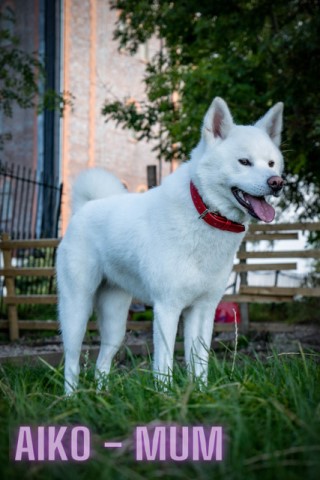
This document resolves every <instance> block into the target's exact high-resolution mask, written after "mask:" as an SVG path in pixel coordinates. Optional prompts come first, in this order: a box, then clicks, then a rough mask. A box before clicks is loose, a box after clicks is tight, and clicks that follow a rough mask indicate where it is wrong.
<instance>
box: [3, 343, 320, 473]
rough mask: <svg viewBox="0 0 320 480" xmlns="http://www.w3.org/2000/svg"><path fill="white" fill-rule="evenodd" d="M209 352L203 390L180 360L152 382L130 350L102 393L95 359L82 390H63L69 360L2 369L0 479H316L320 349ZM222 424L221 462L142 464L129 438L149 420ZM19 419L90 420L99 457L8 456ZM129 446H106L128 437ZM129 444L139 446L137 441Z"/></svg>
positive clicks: (143, 362)
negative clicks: (168, 379)
mask: <svg viewBox="0 0 320 480" xmlns="http://www.w3.org/2000/svg"><path fill="white" fill-rule="evenodd" d="M231 360H232V359H229V358H227V357H224V358H222V359H218V358H217V357H216V356H214V355H212V356H211V359H210V369H209V370H210V371H209V385H208V387H206V388H204V389H203V390H202V391H201V390H200V389H199V388H197V385H195V384H193V383H189V382H188V380H187V378H186V375H185V372H184V369H183V368H181V367H179V365H177V366H176V368H175V378H174V383H173V386H172V387H171V388H170V389H169V391H168V392H161V391H158V390H156V389H155V388H154V383H153V379H152V375H151V365H150V360H149V359H147V360H143V359H139V358H135V357H130V359H129V361H128V363H127V365H125V366H124V365H118V366H115V367H114V369H113V372H112V374H111V376H110V387H109V391H108V392H105V393H102V394H96V391H95V385H94V382H93V366H92V365H86V368H85V371H83V370H82V377H81V385H80V389H79V392H78V394H77V395H75V396H74V397H72V398H69V399H66V398H65V397H64V396H63V377H62V368H61V367H60V368H58V369H53V368H51V367H49V366H46V365H43V366H41V367H37V368H36V367H34V368H31V367H28V366H27V365H25V366H22V367H17V366H13V365H6V366H4V367H1V370H0V391H1V402H0V422H1V424H0V427H1V450H0V455H1V458H0V477H1V478H3V479H16V478H17V479H20V478H24V479H43V480H51V479H57V480H58V479H59V480H61V479H63V480H69V479H70V480H77V479H92V480H100V479H101V480H109V479H110V480H122V479H123V480H124V479H128V480H129V479H130V480H144V479H148V480H149V479H159V478H160V479H165V480H167V479H184V480H188V479H192V480H195V479H215V480H220V479H225V480H240V479H241V480H242V479H243V480H252V479H259V480H266V479H270V480H271V479H272V480H278V479H283V480H298V479H303V480H307V479H310V480H311V479H318V478H319V471H320V374H319V356H317V355H313V354H304V353H303V352H301V353H300V354H298V355H283V356H276V355H274V356H272V357H270V358H268V359H267V361H266V362H264V363H262V362H261V361H260V360H258V359H252V358H251V359H250V358H248V357H245V356H242V355H238V356H237V359H236V364H235V369H234V371H233V373H231V369H232V361H231ZM154 421H157V422H169V423H171V422H172V423H173V422H174V423H176V424H177V423H178V424H180V425H208V426H209V425H222V426H223V427H224V432H225V444H224V450H225V458H224V460H223V461H222V462H219V463H215V462H194V463H192V462H186V463H182V464H181V463H174V462H165V463H161V462H158V463H152V462H151V463H150V462H136V461H135V459H134V453H133V451H132V448H131V447H132V445H131V444H130V439H131V438H132V433H133V431H134V427H135V426H136V425H145V424H148V423H149V422H154ZM20 425H86V426H88V427H89V428H90V430H91V435H92V437H91V440H92V449H93V450H94V455H93V456H92V458H90V459H89V460H88V461H86V462H84V463H81V462H80V463H75V462H73V463H62V462H60V463H52V462H51V463H26V462H24V463H23V464H17V463H14V462H13V461H12V460H9V452H10V446H12V445H13V444H14V441H13V437H14V431H15V429H16V428H17V427H18V426H20ZM126 439H129V441H128V442H127V448H126V449H125V451H124V452H120V453H119V451H116V452H114V451H110V450H106V449H103V448H102V446H103V443H104V441H125V440H126ZM130 445H131V446H130Z"/></svg>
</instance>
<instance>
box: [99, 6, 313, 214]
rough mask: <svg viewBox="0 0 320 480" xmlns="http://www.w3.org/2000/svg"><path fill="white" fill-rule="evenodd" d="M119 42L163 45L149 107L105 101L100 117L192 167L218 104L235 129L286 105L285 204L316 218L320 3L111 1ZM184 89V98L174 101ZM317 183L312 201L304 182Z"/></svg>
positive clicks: (154, 62)
mask: <svg viewBox="0 0 320 480" xmlns="http://www.w3.org/2000/svg"><path fill="white" fill-rule="evenodd" d="M112 6H113V8H117V9H119V11H120V15H119V20H118V23H117V28H116V30H115V34H114V36H115V38H116V39H117V40H118V41H119V47H120V48H121V49H126V50H128V51H129V52H130V53H132V54H133V53H135V52H136V51H137V49H138V47H139V45H140V44H142V43H144V42H146V41H148V40H149V39H150V38H152V37H157V38H158V39H161V41H162V44H163V48H162V49H160V52H159V54H158V55H156V56H155V57H154V58H152V59H151V60H150V62H149V63H148V65H147V72H146V77H145V84H146V90H147V96H148V102H147V103H146V104H143V105H134V104H131V103H128V102H126V101H125V100H124V101H122V102H120V101H117V102H113V101H109V100H107V101H106V104H105V107H104V109H103V114H104V115H105V116H106V119H107V120H109V119H115V120H116V121H117V122H118V123H120V124H121V125H122V126H123V127H124V128H133V129H134V130H136V131H137V132H138V133H139V138H146V139H149V140H155V150H156V151H157V154H158V157H162V158H165V159H166V160H169V161H170V160H172V159H173V158H179V159H180V160H185V159H186V158H187V156H188V155H189V153H190V151H191V149H192V148H193V147H194V146H195V145H196V143H197V142H198V138H199V127H200V124H201V120H202V118H203V115H204V113H205V110H206V109H207V108H208V105H209V104H210V102H211V100H212V98H213V97H214V96H216V95H219V96H222V97H224V98H225V99H226V100H227V101H228V103H229V105H230V107H231V110H232V112H233V114H234V117H235V120H236V121H237V122H238V123H247V122H248V123H251V122H253V121H255V120H256V119H257V118H259V117H260V116H261V115H262V114H263V113H264V112H265V110H266V109H267V108H269V107H270V106H271V105H272V104H273V103H275V102H277V101H280V100H281V101H284V103H285V132H284V133H285V134H284V142H283V151H284V153H285V157H286V164H287V170H288V173H289V174H290V178H291V179H292V181H291V184H290V188H288V189H287V193H286V197H287V199H288V202H292V201H294V202H295V203H296V204H299V205H304V207H305V208H304V212H303V214H302V216H303V215H304V216H308V217H309V218H310V217H312V216H313V215H314V214H317V213H318V211H319V204H318V203H317V202H315V201H314V199H315V198H318V195H319V190H320V167H319V161H318V159H319V149H320V127H319V125H320V120H319V104H320V98H319V97H320V95H319V88H318V65H319V62H320V41H319V31H320V4H319V2H318V1H316V0H313V1H309V2H306V1H303V0H290V1H289V2H284V1H280V0H279V1H277V2H271V3H270V2H269V1H267V0H255V1H247V0H240V1H235V0H232V1H229V2H226V1H222V0H217V1H214V2H208V1H205V0H190V1H188V2H185V1H160V2H155V1H154V2H147V1H145V0H139V1H133V0H125V1H123V0H114V1H113V2H112ZM173 92H177V94H178V99H179V100H178V101H174V98H173V95H172V93H173ZM306 184H307V185H308V184H309V185H310V184H313V196H312V200H310V201H309V203H308V204H306V202H305V199H304V198H303V193H302V192H303V190H301V185H306Z"/></svg>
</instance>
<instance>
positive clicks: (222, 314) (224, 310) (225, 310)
mask: <svg viewBox="0 0 320 480" xmlns="http://www.w3.org/2000/svg"><path fill="white" fill-rule="evenodd" d="M233 310H235V312H236V317H237V323H240V322H241V313H240V307H239V305H238V304H237V303H234V302H221V303H219V305H218V307H217V310H216V315H215V322H218V323H234V311H233Z"/></svg>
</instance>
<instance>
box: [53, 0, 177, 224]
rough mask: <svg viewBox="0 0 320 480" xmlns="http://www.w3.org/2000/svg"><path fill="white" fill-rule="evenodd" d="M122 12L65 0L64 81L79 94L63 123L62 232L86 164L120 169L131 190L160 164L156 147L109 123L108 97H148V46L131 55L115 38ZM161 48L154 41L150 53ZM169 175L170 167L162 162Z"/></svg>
mask: <svg viewBox="0 0 320 480" xmlns="http://www.w3.org/2000/svg"><path fill="white" fill-rule="evenodd" d="M116 19H117V12H116V11H115V10H110V6H109V2H108V1H106V0H65V1H64V13H63V25H64V32H63V34H64V37H63V44H64V49H63V69H64V71H63V84H64V90H67V91H70V92H72V94H73V95H74V97H75V99H74V106H73V108H72V109H70V108H68V110H67V112H66V114H65V116H64V119H63V121H62V131H63V137H62V138H63V141H62V158H61V166H62V169H61V174H62V179H63V183H64V202H63V209H62V230H63V231H64V230H65V228H66V225H67V223H68V219H69V217H70V188H71V185H72V182H73V181H74V179H75V177H76V176H77V174H78V173H79V172H80V171H82V170H83V169H85V168H88V167H92V166H100V167H103V168H106V169H109V170H110V171H112V172H113V173H115V174H116V175H117V176H119V178H121V180H122V181H123V182H125V183H126V185H127V187H128V189H129V191H141V190H144V189H146V188H147V187H146V185H147V174H146V167H147V165H155V164H157V163H158V162H157V160H156V158H155V154H154V152H152V145H150V144H147V143H146V142H137V141H136V139H135V138H134V134H133V132H130V131H128V130H122V129H121V127H118V128H116V126H115V124H114V123H113V122H108V123H105V120H104V117H103V116H102V115H101V109H102V107H103V105H104V101H105V99H106V98H109V99H110V98H111V99H112V98H116V99H119V100H122V99H123V98H125V97H128V98H131V99H132V98H133V99H135V100H137V101H141V100H144V99H145V93H144V84H143V75H144V72H145V59H146V57H145V55H146V52H147V49H146V48H141V51H140V52H139V53H138V54H137V55H135V56H133V57H132V56H130V55H128V54H126V53H119V52H118V44H117V43H116V42H115V41H113V38H112V37H113V30H114V27H115V22H116ZM157 48H158V45H157V42H156V41H153V42H151V45H149V51H150V49H151V54H152V52H154V51H155V50H156V49H157ZM163 173H164V175H166V174H167V173H169V165H164V166H163Z"/></svg>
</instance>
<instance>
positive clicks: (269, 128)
mask: <svg viewBox="0 0 320 480" xmlns="http://www.w3.org/2000/svg"><path fill="white" fill-rule="evenodd" d="M282 114H283V103H282V102H278V103H276V104H275V105H274V106H273V107H272V108H270V110H268V111H267V113H266V114H265V115H264V116H263V117H262V118H260V120H258V121H257V123H256V124H255V126H256V127H258V128H261V129H262V130H264V131H265V132H267V134H268V135H269V137H270V138H271V140H272V141H273V143H274V144H275V145H277V147H279V146H280V143H281V132H282Z"/></svg>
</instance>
